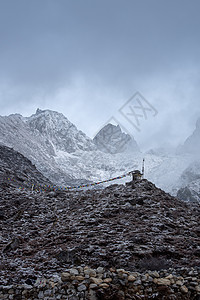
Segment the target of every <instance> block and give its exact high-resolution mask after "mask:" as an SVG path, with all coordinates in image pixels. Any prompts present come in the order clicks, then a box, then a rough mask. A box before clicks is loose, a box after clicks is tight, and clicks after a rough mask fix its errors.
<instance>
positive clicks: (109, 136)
mask: <svg viewBox="0 0 200 300" xmlns="http://www.w3.org/2000/svg"><path fill="white" fill-rule="evenodd" d="M93 141H94V143H95V144H96V145H97V147H98V149H99V150H102V151H104V152H106V153H111V154H116V153H121V152H124V151H129V150H130V151H135V152H138V151H139V147H138V145H137V143H136V141H135V140H134V138H132V137H131V136H130V135H129V134H127V133H124V132H122V130H121V128H120V126H119V125H117V126H115V125H113V124H110V123H109V124H107V125H106V126H104V127H103V128H102V129H101V130H100V131H99V132H98V133H97V135H96V136H95V137H94V139H93Z"/></svg>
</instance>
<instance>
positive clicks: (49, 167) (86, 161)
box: [0, 109, 200, 198]
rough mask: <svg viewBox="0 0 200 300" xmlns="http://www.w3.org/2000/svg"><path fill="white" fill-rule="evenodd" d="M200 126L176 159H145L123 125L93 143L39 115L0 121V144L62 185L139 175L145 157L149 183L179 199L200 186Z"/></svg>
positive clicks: (153, 154) (165, 152)
mask: <svg viewBox="0 0 200 300" xmlns="http://www.w3.org/2000/svg"><path fill="white" fill-rule="evenodd" d="M199 122H200V121H199V120H198V121H197V125H196V128H195V131H194V133H193V134H192V135H191V136H190V137H189V138H188V139H187V140H186V141H185V143H184V145H183V146H182V147H181V151H180V149H179V152H178V153H176V154H175V153H174V152H173V151H172V149H169V148H167V147H166V148H157V149H151V150H149V151H147V152H146V153H142V152H141V151H140V149H139V146H138V145H137V142H136V141H135V140H134V138H133V137H131V136H130V135H128V134H126V133H124V132H122V130H121V128H120V126H119V125H118V126H116V125H113V124H107V125H105V126H104V127H103V128H102V129H101V130H100V131H99V132H98V133H97V135H96V136H95V138H94V139H93V140H92V139H90V138H89V137H87V136H86V135H85V134H84V133H83V132H82V131H80V130H78V129H77V128H76V126H75V125H74V124H72V123H71V122H70V121H69V120H68V119H67V118H66V117H65V116H64V115H63V114H61V113H58V112H55V111H51V110H40V109H38V110H37V111H36V113H35V114H33V115H32V116H30V117H26V118H25V117H23V116H21V115H19V114H13V115H10V116H6V117H0V128H1V130H0V142H1V143H2V144H3V145H5V146H8V147H12V148H13V149H14V150H16V151H18V152H20V153H22V154H23V155H24V156H25V157H27V158H28V159H30V160H31V162H32V163H33V164H34V165H35V166H36V167H37V169H38V170H39V171H40V172H41V173H42V174H44V176H46V177H47V178H49V180H50V181H52V182H53V183H55V184H59V185H76V184H77V185H79V184H81V183H86V182H89V181H101V180H105V179H109V178H112V177H115V176H119V175H121V174H124V173H127V172H129V171H131V170H135V169H139V170H141V165H142V160H143V158H144V157H145V177H146V178H147V179H148V180H151V181H152V182H154V183H155V184H156V185H157V186H158V187H160V188H162V189H164V190H165V191H167V192H169V193H171V194H172V195H176V194H177V192H178V191H179V189H180V188H184V187H187V188H189V189H190V187H189V186H188V185H189V184H191V182H193V181H194V180H195V185H194V183H193V186H195V187H196V186H200V183H199V177H198V176H199V175H198V174H199V168H198V164H197V163H196V162H195V161H197V162H198V160H197V159H196V157H197V154H198V151H197V149H198V145H199V144H198V143H199V136H200V135H199V131H200V126H199ZM194 148H195V149H194ZM123 182H125V180H124V181H123V180H122V181H121V183H123ZM198 189H199V187H198ZM181 195H182V194H181ZM179 197H180V193H179ZM181 197H182V196H181ZM183 198H185V196H183ZM186 198H187V197H186Z"/></svg>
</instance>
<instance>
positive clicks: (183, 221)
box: [0, 147, 200, 300]
mask: <svg viewBox="0 0 200 300" xmlns="http://www.w3.org/2000/svg"><path fill="white" fill-rule="evenodd" d="M9 152H10V153H12V157H13V158H14V157H15V160H14V161H15V163H16V167H15V168H14V167H12V165H15V163H14V161H13V160H12V163H11V164H9V160H10V158H9ZM3 153H4V155H3ZM3 157H4V158H3ZM6 161H7V165H6ZM20 165H21V166H22V167H21V168H20V167H19V166H20ZM17 166H18V167H17ZM25 170H26V172H25ZM0 172H1V178H4V182H3V181H2V180H1V182H0V232H1V238H0V251H1V261H0V270H1V272H0V282H1V286H0V296H2V297H4V298H2V299H46V300H47V299H72V300H73V299H92V300H95V299H164V298H159V297H161V296H158V295H159V293H157V294H156V293H154V294H155V295H157V296H155V295H154V296H155V297H154V296H152V293H153V292H152V291H153V290H155V288H156V287H157V285H159V286H160V285H161V286H166V285H167V286H168V288H169V289H170V288H171V289H172V288H173V290H176V289H177V291H179V290H180V288H181V289H182V290H181V291H179V292H177V293H179V294H177V295H179V296H177V298H173V299H198V298H197V296H198V293H200V278H199V270H200V205H198V204H195V206H193V205H188V204H187V203H184V202H182V201H180V200H177V199H176V198H174V197H172V196H170V195H169V194H166V193H165V192H164V191H162V190H160V189H158V188H156V186H155V185H153V184H152V183H151V182H149V181H147V180H145V179H144V180H140V181H137V182H135V183H127V184H126V185H118V184H113V185H111V186H109V187H106V188H104V189H98V190H82V191H80V190H79V191H78V190H77V191H76V190H74V191H73V190H72V191H67V192H64V191H57V192H54V191H49V192H36V191H31V189H29V188H28V185H27V186H26V184H25V185H24V186H25V187H26V188H25V189H24V190H19V189H18V188H17V184H18V183H20V184H23V176H24V177H26V178H27V177H29V181H30V177H31V176H33V180H38V182H39V181H43V182H44V180H45V178H44V177H43V176H42V175H41V174H40V173H39V172H37V171H36V169H35V168H34V166H33V165H32V164H31V163H29V162H28V160H26V159H25V158H24V157H23V156H21V155H20V154H18V153H16V152H13V150H11V149H7V148H6V147H4V148H2V147H1V164H0ZM8 172H10V173H12V176H13V179H15V181H7V182H6V181H5V176H4V175H5V173H6V175H7V174H8ZM25 174H26V176H25ZM86 266H88V267H86ZM88 268H89V270H92V269H91V268H93V269H95V270H96V271H94V270H93V271H85V270H88ZM163 269H165V270H166V271H161V270H163ZM97 270H103V271H101V272H100V271H98V272H99V273H100V275H98V274H97V273H98V272H97ZM120 270H121V271H120ZM124 270H128V271H127V272H126V271H124ZM146 270H151V272H152V273H150V271H148V272H149V273H148V272H147V271H146ZM177 270H179V271H177ZM191 270H192V273H191ZM155 271H159V272H161V273H158V272H157V273H155ZM91 272H92V273H91ZM120 272H121V273H120ZM128 272H129V273H128ZM130 272H131V273H130ZM141 272H144V273H143V275H140V274H141ZM163 272H164V273H163ZM177 272H178V273H177ZM179 272H180V274H181V275H180V274H179ZM102 273H103V275H102ZM147 273H148V274H151V275H148V276H147V275H146V277H145V278H146V279H145V280H146V281H145V280H144V274H147ZM189 273H190V275H188V274H189ZM115 274H116V275H115ZM120 274H121V275H120ZM123 274H124V275H123ZM131 274H132V275H131ZM153 274H154V275H153ZM174 274H178V275H176V276H177V277H176V278H179V277H180V278H179V279H176V280H175V279H173V280H172V278H174V277H173V276H175V275H174ZM191 274H192V276H191ZM52 276H53V278H54V281H55V282H57V283H55V282H54V287H51V288H50V287H49V286H48V290H50V291H48V293H50V294H51V296H50V294H49V296H48V295H47V294H46V298H45V296H44V293H47V292H46V290H45V291H44V286H45V285H47V280H50V278H52ZM70 276H71V277H70ZM102 276H103V277H102ZM113 276H114V277H113ZM116 276H118V277H116ZM120 276H121V279H120ZM127 276H129V277H127ZM130 276H132V277H130ZM142 276H143V277H142ZM163 276H165V277H168V276H172V277H169V278H168V279H166V278H164V281H163V278H162V277H163ZM184 276H185V279H184ZM44 277H45V278H46V279H45V280H46V281H45V284H44V286H43V285H42V287H41V289H42V290H40V291H39V290H38V291H35V290H34V293H35V294H34V295H35V296H29V297H28V296H27V298H26V296H25V294H26V293H31V291H32V290H33V289H35V285H37V284H38V282H41V280H42V279H41V278H44ZM159 277H161V278H160V279H159ZM38 278H40V280H39V279H38ZM48 278H49V279H48ZM56 278H57V279H56ZM91 278H93V279H91ZM95 278H96V279H95ZM114 278H115V280H114ZM127 278H129V280H128V279H127ZM156 278H157V279H156ZM170 278H171V279H170ZM161 279H162V280H161ZM38 280H39V281H38ZM116 280H117V281H116ZM159 280H161V281H159ZM166 280H167V281H166ZM170 280H171V281H170ZM148 281H149V282H148ZM150 281H151V282H150ZM58 282H59V284H61V290H62V292H61V294H59V295H61V296H59V297H60V298H56V297H57V296H55V293H57V292H56V291H57V290H56V289H55V285H58V286H59V284H58ZM62 282H63V283H62ZM177 282H179V283H177ZM63 284H64V285H65V288H63ZM149 284H150V287H149ZM178 284H179V285H178ZM15 285H18V288H16V289H15V288H14V286H15ZM152 285H153V286H152ZM3 286H4V287H5V288H3ZM19 286H20V287H19ZM130 286H131V288H130ZM170 286H172V287H170ZM72 287H73V289H72ZM98 287H99V288H100V290H98V292H97V289H98ZM127 288H129V289H131V291H132V296H130V293H131V292H130V291H128V292H127ZM148 288H150V289H149V290H148V293H147V292H145V291H146V290H147V289H148ZM5 289H7V290H6V291H7V292H6V294H5V293H4V292H5ZM53 289H54V290H53ZM57 289H58V287H57ZM70 289H71V290H70ZM93 289H94V290H95V289H96V292H94V293H93V292H91V290H92V291H93ZM107 289H108V291H107V292H106V290H107ZM72 290H73V291H74V292H72ZM114 290H115V291H116V290H118V292H117V293H118V294H119V295H120V293H121V296H119V295H118V294H117V295H118V296H116V294H113V291H114ZM2 291H3V292H2ZM19 291H20V292H19ZM63 291H64V292H63ZM70 291H71V292H70ZM168 292H169V291H168ZM168 292H166V293H168ZM9 293H10V295H12V296H13V293H14V295H15V294H16V293H18V294H17V295H18V296H17V298H16V297H15V298H12V297H11V298H6V297H7V295H8V297H9ZM19 293H21V294H19ZM23 293H24V294H23ZM37 293H38V294H37ZM39 293H40V294H39ZM53 293H54V296H53ZM70 293H71V294H70ZM134 293H135V294H134ZM145 293H147V294H148V295H149V296H148V297H152V298H144V297H143V298H137V297H142V295H145ZM182 293H183V294H182ZM36 294H37V295H36ZM39 295H40V296H39ZM41 295H42V296H41ZM70 295H71V296H70ZM98 295H99V296H98ZM102 295H104V296H102ZM106 295H107V296H106ZM109 295H110V296H109ZM111 295H115V296H111ZM128 295H129V296H128ZM134 295H135V296H134ZM137 295H138V296H137ZM180 295H181V296H180ZM183 295H184V296H183ZM187 295H193V298H184V297H186V296H187ZM20 297H21V298H20ZM109 297H110V298H109ZM120 297H121V298H120ZM134 297H136V298H134ZM153 297H154V298H153ZM156 297H157V298H156ZM180 297H182V298H180ZM165 299H172V298H165Z"/></svg>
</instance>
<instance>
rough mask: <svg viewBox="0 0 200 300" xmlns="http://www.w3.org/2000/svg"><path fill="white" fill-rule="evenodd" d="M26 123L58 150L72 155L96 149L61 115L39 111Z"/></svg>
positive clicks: (48, 111) (88, 139)
mask: <svg viewBox="0 0 200 300" xmlns="http://www.w3.org/2000/svg"><path fill="white" fill-rule="evenodd" d="M26 123H27V124H28V125H29V126H30V128H31V130H32V131H33V132H34V133H35V134H36V135H37V134H41V135H42V137H43V138H44V139H45V140H46V143H47V145H50V146H52V147H53V148H54V147H55V148H56V150H61V151H66V152H68V153H72V152H75V151H76V150H85V151H89V150H94V149H95V146H94V144H93V143H92V140H91V139H90V138H88V137H87V136H86V135H85V134H84V133H83V132H82V131H79V130H78V129H77V128H76V126H75V125H73V124H72V123H71V122H70V121H69V120H68V119H67V118H66V117H65V116H64V115H63V114H61V113H58V112H55V111H50V110H44V111H42V110H40V109H37V112H36V114H35V115H32V116H31V117H30V118H27V119H26Z"/></svg>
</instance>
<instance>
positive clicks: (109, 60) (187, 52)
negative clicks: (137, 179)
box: [0, 0, 200, 144]
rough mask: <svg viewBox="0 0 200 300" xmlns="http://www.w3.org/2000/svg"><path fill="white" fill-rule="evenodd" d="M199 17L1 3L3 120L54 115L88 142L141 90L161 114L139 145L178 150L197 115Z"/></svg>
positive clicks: (168, 6)
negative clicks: (38, 112) (45, 111)
mask: <svg viewBox="0 0 200 300" xmlns="http://www.w3.org/2000/svg"><path fill="white" fill-rule="evenodd" d="M199 9H200V2H199V1H198V0H193V1H191V2H189V1H186V0H173V1H172V0H169V1H163V0H151V1H147V0H127V1H125V2H124V1H122V0H121V1H119V0H110V1H92V0H90V1H89V0H85V1H80V0H77V1H65V0H57V1H55V0H43V1H40V0H34V1H25V0H24V1H22V0H18V1H12V0H1V1H0V41H1V43H0V105H1V114H8V113H14V112H19V113H22V114H24V115H28V114H31V113H33V112H34V110H35V109H36V108H37V107H38V106H39V107H41V108H50V109H54V110H59V111H61V112H63V113H64V114H65V115H66V116H67V117H68V118H69V119H70V120H71V121H73V122H74V123H75V124H77V125H78V127H79V128H81V129H82V130H84V131H86V133H88V134H89V135H91V136H92V135H93V132H96V130H98V128H99V127H100V126H101V124H103V123H104V122H106V121H107V119H108V118H110V117H111V116H112V115H117V113H118V112H117V111H118V109H119V108H120V106H121V105H123V103H124V102H125V101H126V100H127V99H128V98H129V97H130V96H131V95H132V93H134V91H135V90H139V91H140V92H141V93H142V94H144V96H145V97H146V98H147V99H148V100H149V101H151V102H152V104H153V105H155V106H156V107H157V109H158V111H159V114H158V116H157V117H156V118H155V119H153V120H148V122H146V123H145V124H144V126H143V130H142V132H141V133H140V135H138V134H137V133H135V135H136V138H137V139H138V140H139V142H140V143H141V144H145V143H146V142H147V141H148V140H149V137H150V136H151V137H152V138H151V142H152V139H153V140H154V144H156V143H157V144H158V143H160V140H161V137H162V141H163V142H168V141H170V140H172V139H173V142H174V143H175V142H177V143H179V142H181V141H183V140H184V138H185V137H186V136H187V134H188V133H189V132H190V131H191V130H192V129H193V126H194V124H195V119H196V118H197V116H198V114H200V109H199V98H198V97H199V94H200V93H199V92H200V84H199V67H200V58H199V53H200V38H199V27H200V19H199ZM105 106H106V109H105ZM147 124H148V125H147ZM180 124H181V125H180ZM149 130H151V133H149V132H147V131H149ZM163 132H164V134H163ZM149 142H150V141H149Z"/></svg>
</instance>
